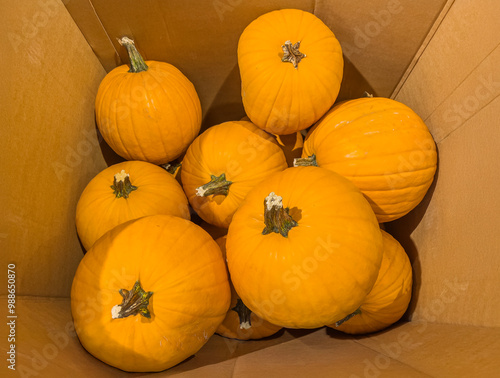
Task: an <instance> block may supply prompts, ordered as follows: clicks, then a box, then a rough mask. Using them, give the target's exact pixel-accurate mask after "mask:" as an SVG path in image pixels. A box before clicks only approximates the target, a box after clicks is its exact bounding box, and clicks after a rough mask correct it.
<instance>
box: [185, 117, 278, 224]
mask: <svg viewBox="0 0 500 378" xmlns="http://www.w3.org/2000/svg"><path fill="white" fill-rule="evenodd" d="M286 168H287V162H286V158H285V155H284V153H283V151H282V149H281V148H280V147H279V146H278V144H277V143H276V141H275V139H274V137H273V136H272V135H269V134H267V133H266V132H264V131H263V130H261V129H259V128H258V127H257V126H255V125H254V124H252V123H251V122H246V121H235V122H224V123H221V124H219V125H215V126H212V127H210V128H209V129H208V130H206V131H205V132H204V133H203V134H201V135H200V136H198V137H197V138H196V139H195V140H194V141H193V143H192V144H191V145H190V146H189V148H188V150H187V152H186V155H185V156H184V159H183V162H182V170H181V180H182V186H183V188H184V191H185V193H186V195H187V197H188V199H189V202H190V204H191V206H192V207H193V209H194V210H195V211H196V212H197V213H198V215H199V216H200V217H201V218H202V219H203V220H205V221H206V222H208V223H210V224H213V225H215V226H218V227H224V228H227V227H228V226H229V223H230V222H231V219H232V217H233V214H234V212H235V211H236V209H237V208H238V206H239V204H240V203H241V202H242V201H243V199H244V198H245V196H246V195H247V193H248V192H249V191H250V190H251V189H252V188H253V187H254V186H255V185H257V184H258V183H259V182H260V181H262V180H264V179H266V178H267V177H269V176H270V175H272V174H273V173H276V172H279V171H282V170H284V169H286ZM222 175H223V176H222ZM222 177H223V178H224V181H225V183H226V184H225V186H224V187H219V188H216V189H217V190H216V191H215V193H214V194H208V193H206V194H203V193H202V192H203V186H204V185H206V184H208V183H210V182H211V181H213V180H214V178H222Z"/></svg>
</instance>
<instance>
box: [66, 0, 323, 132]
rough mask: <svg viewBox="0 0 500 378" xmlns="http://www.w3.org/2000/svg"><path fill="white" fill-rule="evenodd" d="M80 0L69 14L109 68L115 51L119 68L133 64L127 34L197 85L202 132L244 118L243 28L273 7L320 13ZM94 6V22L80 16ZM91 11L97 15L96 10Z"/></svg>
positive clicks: (289, 1) (223, 4)
mask: <svg viewBox="0 0 500 378" xmlns="http://www.w3.org/2000/svg"><path fill="white" fill-rule="evenodd" d="M75 1H76V4H75V5H73V4H72V2H71V3H69V4H68V11H69V12H71V14H74V15H75V16H74V19H75V22H76V23H77V24H78V25H79V27H80V28H81V30H82V32H83V33H84V35H85V36H86V38H87V40H89V43H90V45H92V46H93V47H94V46H95V49H96V50H95V51H96V55H97V56H98V57H99V58H100V59H101V61H102V63H103V66H104V67H106V68H107V69H108V70H109V69H111V68H112V67H114V66H115V65H117V64H118V63H117V62H116V61H115V56H114V52H115V51H117V52H118V54H119V57H120V63H119V64H128V58H127V53H126V50H125V48H123V47H122V46H120V45H119V44H118V41H117V38H120V37H122V36H125V35H126V36H129V37H130V38H133V39H134V40H135V41H136V46H137V48H138V49H139V51H140V52H141V54H143V56H144V58H145V59H149V60H160V61H165V62H168V63H170V64H173V65H174V66H176V67H177V68H178V69H180V70H181V71H182V72H183V73H184V74H185V75H186V76H187V77H188V79H189V80H191V81H192V82H193V84H194V86H195V88H196V90H197V92H198V94H199V97H200V101H201V105H202V112H203V125H202V131H203V130H204V129H206V128H207V127H209V126H212V125H215V124H217V123H220V122H225V121H230V120H235V119H240V118H241V117H242V116H243V115H244V110H243V106H242V104H241V95H240V81H239V70H238V67H237V60H236V49H237V44H238V39H239V36H240V34H241V32H242V31H243V29H244V28H245V27H246V26H247V25H248V24H249V23H250V22H251V21H252V20H254V19H255V18H256V17H258V16H259V15H261V14H263V13H266V12H268V11H270V10H273V9H278V8H283V7H290V8H299V9H304V10H308V11H313V9H314V1H313V0H307V1H304V0H273V1H252V2H245V1H229V0H215V1H207V2H202V1H200V2H196V4H193V3H192V2H189V1H186V2H175V3H172V2H167V1H148V2H147V3H145V4H142V5H141V6H137V4H135V3H133V2H123V1H118V0H112V1H109V0H106V1H103V0H92V1H87V0H75ZM89 4H90V6H91V8H92V11H93V12H94V14H93V18H94V20H93V21H92V22H90V21H88V20H87V18H86V17H82V16H81V14H80V10H81V9H82V8H84V9H88V8H89ZM87 13H88V14H89V17H92V15H90V11H87ZM101 27H102V28H104V29H105V31H106V37H105V36H104V35H103V33H102V31H101ZM107 39H109V41H111V43H112V45H109V44H108V43H107V42H106V41H107Z"/></svg>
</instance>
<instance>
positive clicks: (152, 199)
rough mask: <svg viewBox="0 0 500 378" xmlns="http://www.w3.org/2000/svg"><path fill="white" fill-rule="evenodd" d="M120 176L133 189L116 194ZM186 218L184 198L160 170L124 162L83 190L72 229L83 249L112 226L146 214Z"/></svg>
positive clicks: (187, 216)
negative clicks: (75, 232) (114, 187)
mask: <svg viewBox="0 0 500 378" xmlns="http://www.w3.org/2000/svg"><path fill="white" fill-rule="evenodd" d="M117 175H118V176H119V175H121V176H123V177H122V178H125V176H126V179H127V180H128V181H129V183H128V184H127V185H130V186H133V187H134V189H133V190H131V191H130V192H129V193H128V194H119V193H117V192H116V190H115V189H113V188H112V186H113V185H114V183H116V182H115V176H117ZM154 214H166V215H175V216H178V217H181V218H184V219H190V214H189V207H188V201H187V198H186V195H185V194H184V192H183V190H182V187H181V186H180V184H179V183H178V182H177V180H176V179H175V178H174V177H173V176H172V175H171V174H170V173H168V172H166V171H165V170H164V169H163V168H160V167H158V166H156V165H154V164H151V163H147V162H143V161H125V162H122V163H118V164H115V165H112V166H110V167H108V168H106V169H104V170H103V171H101V172H100V173H98V174H97V175H96V176H95V177H94V178H93V179H92V180H91V181H90V182H89V183H88V184H87V186H86V187H85V189H84V191H83V192H82V194H81V196H80V199H79V200H78V204H77V207H76V229H77V231H78V235H79V237H80V240H81V242H82V244H83V246H84V247H85V249H86V250H89V249H90V248H91V247H92V245H93V244H94V243H95V241H96V240H97V239H98V238H100V237H101V236H102V235H104V234H105V233H106V232H107V231H109V230H110V229H112V228H113V227H115V226H117V225H119V224H121V223H123V222H126V221H129V220H131V219H136V218H140V217H143V216H146V215H154Z"/></svg>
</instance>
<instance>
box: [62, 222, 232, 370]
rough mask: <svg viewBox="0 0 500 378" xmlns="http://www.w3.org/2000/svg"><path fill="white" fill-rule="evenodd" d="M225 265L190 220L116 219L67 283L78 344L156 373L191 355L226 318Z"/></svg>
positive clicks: (114, 360) (118, 364) (213, 245)
mask: <svg viewBox="0 0 500 378" xmlns="http://www.w3.org/2000/svg"><path fill="white" fill-rule="evenodd" d="M230 295H231V293H230V289H229V282H228V277H227V273H226V266H225V264H224V260H223V259H222V256H221V252H220V249H219V247H218V246H217V243H215V241H214V240H213V239H212V238H211V237H210V235H208V234H207V233H206V232H205V231H203V230H202V229H201V228H200V227H198V226H196V225H195V224H194V223H192V222H190V221H188V220H185V219H182V218H178V217H174V216H169V215H154V216H149V217H144V218H140V219H136V220H132V221H129V222H126V223H124V224H121V225H119V226H117V227H115V228H114V229H112V230H111V231H109V232H108V233H106V235H104V236H103V237H102V238H100V239H99V240H98V241H97V242H96V243H95V245H94V246H93V247H92V249H91V250H90V251H89V252H88V253H87V254H86V255H85V256H84V258H83V260H82V261H81V262H80V265H79V266H78V269H77V271H76V274H75V277H74V280H73V286H72V288H71V312H72V314H73V320H74V324H75V330H76V333H77V335H78V338H79V339H80V342H81V343H82V345H83V346H84V347H85V349H87V351H88V352H89V353H91V354H92V355H93V356H95V357H96V358H98V359H100V360H101V361H103V362H105V363H107V364H109V365H111V366H115V367H117V368H119V369H122V370H125V371H131V372H149V371H161V370H164V369H167V368H169V367H171V366H174V365H176V364H178V363H179V362H181V361H183V360H184V359H186V358H188V357H189V356H191V355H192V354H194V353H196V352H197V351H198V350H199V349H200V348H201V347H202V346H203V345H204V344H205V343H206V342H207V340H208V339H209V338H210V336H212V335H213V333H214V332H215V330H216V329H217V327H218V326H219V324H220V323H221V322H222V320H223V319H224V317H225V316H226V312H227V310H228V307H229V302H230Z"/></svg>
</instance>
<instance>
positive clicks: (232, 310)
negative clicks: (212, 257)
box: [215, 236, 283, 340]
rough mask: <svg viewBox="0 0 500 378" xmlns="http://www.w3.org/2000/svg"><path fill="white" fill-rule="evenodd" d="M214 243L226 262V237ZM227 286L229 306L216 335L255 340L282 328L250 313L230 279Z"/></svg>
mask: <svg viewBox="0 0 500 378" xmlns="http://www.w3.org/2000/svg"><path fill="white" fill-rule="evenodd" d="M215 241H216V242H217V244H218V245H219V247H220V249H221V251H222V256H223V258H224V261H226V236H221V237H220V238H218V239H216V240H215ZM229 285H230V287H231V305H230V306H229V311H228V312H227V315H226V317H225V318H224V320H223V321H222V323H221V325H220V326H219V328H217V331H215V332H216V333H217V334H219V335H221V336H224V337H228V338H230V339H238V340H257V339H262V338H264V337H268V336H271V335H274V334H275V333H276V332H278V331H279V330H280V329H282V328H283V327H280V326H277V325H274V324H271V323H269V322H267V321H265V320H264V319H262V318H259V317H258V316H257V315H255V313H253V312H252V311H250V309H249V308H248V307H247V306H245V304H244V303H243V301H242V300H241V298H240V297H239V295H238V293H236V290H234V286H233V285H232V284H231V278H229Z"/></svg>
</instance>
